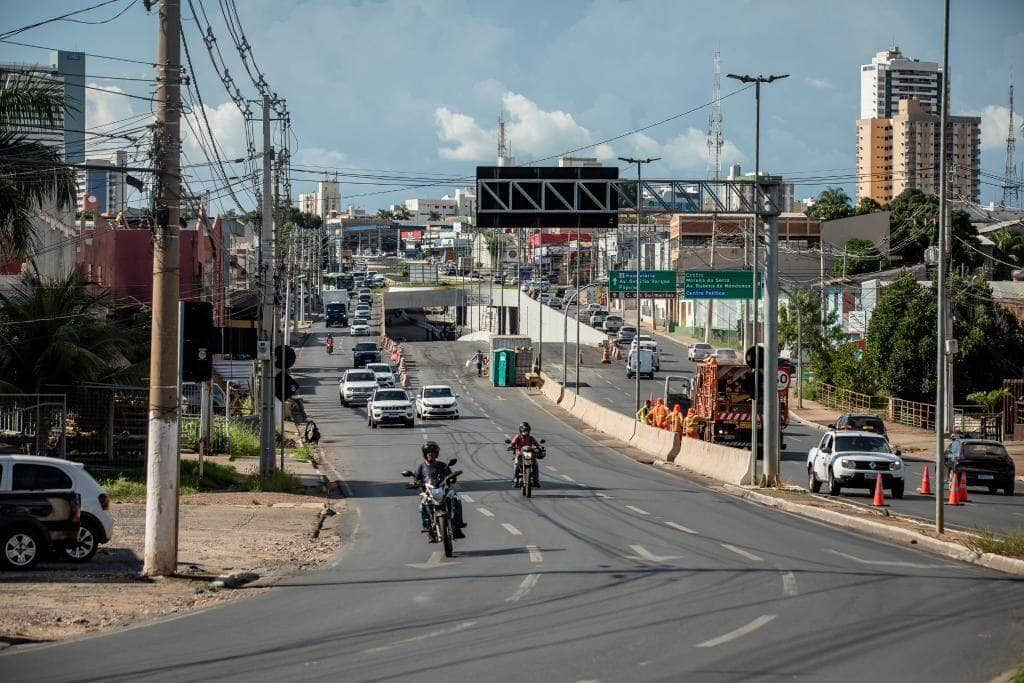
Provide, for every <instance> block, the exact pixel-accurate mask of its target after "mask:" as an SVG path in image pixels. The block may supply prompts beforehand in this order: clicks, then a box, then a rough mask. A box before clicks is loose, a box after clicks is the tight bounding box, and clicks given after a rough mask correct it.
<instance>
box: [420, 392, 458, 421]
mask: <svg viewBox="0 0 1024 683" xmlns="http://www.w3.org/2000/svg"><path fill="white" fill-rule="evenodd" d="M456 399H458V394H456V393H455V392H454V391H452V388H451V387H449V386H445V385H443V384H436V385H433V386H426V387H423V388H421V389H420V393H419V394H417V395H416V415H417V416H419V418H420V419H421V420H426V419H427V418H431V417H450V418H452V419H453V420H458V419H459V402H458V400H456Z"/></svg>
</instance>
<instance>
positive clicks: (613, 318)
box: [604, 315, 626, 332]
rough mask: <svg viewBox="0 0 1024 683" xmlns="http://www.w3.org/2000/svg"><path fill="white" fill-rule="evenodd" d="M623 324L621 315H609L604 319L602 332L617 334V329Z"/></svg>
mask: <svg viewBox="0 0 1024 683" xmlns="http://www.w3.org/2000/svg"><path fill="white" fill-rule="evenodd" d="M625 324H626V321H625V320H623V319H622V316H621V315H609V316H608V317H606V318H605V319H604V331H605V332H618V331H619V329H620V328H621V327H622V326H623V325H625Z"/></svg>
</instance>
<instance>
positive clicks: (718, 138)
mask: <svg viewBox="0 0 1024 683" xmlns="http://www.w3.org/2000/svg"><path fill="white" fill-rule="evenodd" d="M713 101H714V105H713V106H712V108H711V115H710V116H709V120H708V160H709V162H710V164H711V173H709V174H708V175H709V176H710V177H711V178H712V179H713V180H721V179H722V161H721V159H722V146H723V144H724V143H725V140H724V138H723V137H722V58H721V55H720V54H719V52H718V50H715V81H714V97H713ZM717 234H718V212H717V211H716V212H715V213H714V214H712V217H711V270H714V269H715V237H716V236H717ZM706 303H707V306H708V319H707V322H706V323H705V325H704V343H705V344H710V343H711V325H712V323H713V321H714V306H715V300H714V299H708V300H707V302H706Z"/></svg>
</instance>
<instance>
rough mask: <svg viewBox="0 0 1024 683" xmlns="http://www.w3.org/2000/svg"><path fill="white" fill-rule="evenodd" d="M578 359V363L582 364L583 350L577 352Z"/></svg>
mask: <svg viewBox="0 0 1024 683" xmlns="http://www.w3.org/2000/svg"><path fill="white" fill-rule="evenodd" d="M579 361H580V365H583V352H582V351H580V352H579Z"/></svg>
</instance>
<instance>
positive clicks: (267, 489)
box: [242, 470, 305, 493]
mask: <svg viewBox="0 0 1024 683" xmlns="http://www.w3.org/2000/svg"><path fill="white" fill-rule="evenodd" d="M242 488H243V490H245V491H251V492H253V493H257V492H262V493H303V492H305V487H303V485H302V483H301V482H300V481H299V479H298V477H296V476H295V475H294V474H291V473H289V472H283V471H281V470H274V471H273V472H272V473H270V474H268V475H266V476H263V475H260V474H253V475H250V476H249V477H247V478H246V479H245V481H244V482H242Z"/></svg>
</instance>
